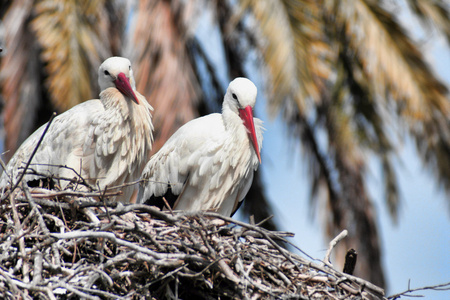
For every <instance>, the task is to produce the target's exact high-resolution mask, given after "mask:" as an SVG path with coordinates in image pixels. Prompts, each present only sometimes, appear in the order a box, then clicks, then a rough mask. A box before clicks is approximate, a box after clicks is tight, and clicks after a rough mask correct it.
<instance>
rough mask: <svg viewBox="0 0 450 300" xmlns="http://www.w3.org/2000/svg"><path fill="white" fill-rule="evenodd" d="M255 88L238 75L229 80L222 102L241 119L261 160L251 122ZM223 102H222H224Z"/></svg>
mask: <svg viewBox="0 0 450 300" xmlns="http://www.w3.org/2000/svg"><path fill="white" fill-rule="evenodd" d="M256 95H257V89H256V86H255V85H254V84H253V82H251V81H250V80H249V79H247V78H243V77H238V78H236V79H234V80H233V81H232V82H230V85H229V86H228V89H227V93H226V94H225V99H224V102H225V103H226V105H227V106H228V107H229V108H230V109H231V110H233V111H234V112H235V113H236V114H239V116H240V117H241V119H242V122H243V123H244V126H245V127H246V128H247V132H248V136H249V138H250V140H251V142H252V145H253V148H254V149H255V152H256V155H257V156H258V159H259V162H261V155H260V153H259V147H258V140H257V138H256V132H255V125H254V123H253V107H254V106H255V103H256ZM225 103H224V104H225Z"/></svg>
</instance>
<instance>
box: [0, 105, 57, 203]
mask: <svg viewBox="0 0 450 300" xmlns="http://www.w3.org/2000/svg"><path fill="white" fill-rule="evenodd" d="M55 116H56V113H55V112H54V113H53V114H52V115H51V117H50V120H48V122H47V126H45V129H44V132H42V135H41V137H40V138H39V141H38V143H37V144H36V147H34V149H33V152H32V153H31V156H30V158H29V159H28V161H27V164H26V165H25V168H24V170H23V172H22V173H21V174H20V176H19V179H18V180H17V182H16V183H15V184H14V186H13V187H12V189H10V190H9V191H8V192H7V193H6V194H5V195H4V196H3V197H2V200H4V199H6V198H8V197H9V195H10V194H11V193H12V192H14V190H15V189H16V188H17V187H18V186H19V183H20V182H21V181H22V179H23V177H24V176H25V173H26V171H27V169H28V167H29V166H30V163H31V161H32V160H33V157H34V155H36V152H37V150H38V148H39V146H40V145H41V143H42V140H43V139H44V136H45V134H46V133H47V131H48V129H49V128H50V125H51V124H52V122H53V119H54V118H55Z"/></svg>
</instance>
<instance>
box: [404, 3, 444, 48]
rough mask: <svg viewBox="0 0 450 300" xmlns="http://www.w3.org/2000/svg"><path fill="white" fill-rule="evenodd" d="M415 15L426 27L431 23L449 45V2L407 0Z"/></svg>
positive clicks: (430, 25)
mask: <svg viewBox="0 0 450 300" xmlns="http://www.w3.org/2000/svg"><path fill="white" fill-rule="evenodd" d="M407 3H408V4H409V6H410V7H411V9H412V11H413V12H414V13H415V15H416V16H418V17H419V18H420V20H421V21H422V23H423V24H425V25H426V26H427V27H428V28H430V27H432V26H433V25H434V26H435V27H436V28H437V29H438V30H439V31H441V32H442V33H443V34H444V35H445V37H446V38H447V42H448V43H449V45H450V4H449V3H448V2H447V3H446V2H444V1H442V0H434V1H430V0H408V1H407Z"/></svg>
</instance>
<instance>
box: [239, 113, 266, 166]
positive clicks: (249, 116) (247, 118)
mask: <svg viewBox="0 0 450 300" xmlns="http://www.w3.org/2000/svg"><path fill="white" fill-rule="evenodd" d="M239 116H240V117H241V119H242V121H244V125H245V127H246V128H247V132H248V136H249V137H250V140H251V141H252V145H253V148H254V149H255V152H256V155H257V156H258V160H259V163H261V155H260V154H259V146H258V140H257V139H256V132H255V124H254V123H253V110H252V107H251V106H250V105H249V106H247V107H246V108H244V109H239Z"/></svg>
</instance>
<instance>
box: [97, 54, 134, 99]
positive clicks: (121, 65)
mask: <svg viewBox="0 0 450 300" xmlns="http://www.w3.org/2000/svg"><path fill="white" fill-rule="evenodd" d="M98 85H99V86H100V90H101V91H103V90H105V89H107V88H110V87H115V88H117V89H118V90H119V91H120V92H121V93H122V94H124V95H125V96H127V97H129V98H130V99H132V100H133V101H134V102H136V103H137V104H139V100H138V98H137V97H136V94H135V93H134V90H135V89H136V83H135V81H134V77H133V70H131V63H130V61H129V60H128V59H126V58H124V57H118V56H114V57H110V58H108V59H107V60H105V61H104V62H103V63H102V64H101V65H100V68H98Z"/></svg>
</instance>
